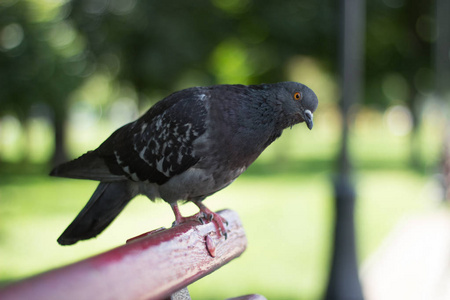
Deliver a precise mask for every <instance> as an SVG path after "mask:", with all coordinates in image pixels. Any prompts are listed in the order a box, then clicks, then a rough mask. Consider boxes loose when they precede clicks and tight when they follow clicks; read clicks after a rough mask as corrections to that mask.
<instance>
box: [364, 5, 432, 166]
mask: <svg viewBox="0 0 450 300" xmlns="http://www.w3.org/2000/svg"><path fill="white" fill-rule="evenodd" d="M367 5H368V12H369V13H368V16H367V28H368V30H367V42H366V66H367V72H366V73H367V79H366V82H367V88H366V93H365V97H364V98H365V104H366V105H367V104H368V105H372V106H376V107H379V108H382V109H384V108H386V107H387V106H389V105H393V104H397V105H398V104H401V105H405V106H407V107H408V108H409V110H410V112H411V115H412V124H413V127H412V133H411V147H410V149H411V152H410V162H411V165H412V166H414V167H419V166H420V154H419V147H420V145H419V144H418V143H417V131H418V126H419V122H420V117H419V116H420V112H421V108H422V105H423V101H424V100H425V98H426V97H427V96H429V95H430V93H431V90H432V86H433V85H432V81H433V78H432V71H431V66H432V56H431V49H432V43H434V41H435V38H436V36H435V35H436V33H435V29H434V19H433V17H432V15H431V10H432V5H431V3H430V1H427V0H420V1H403V0H384V1H369V2H368V3H367Z"/></svg>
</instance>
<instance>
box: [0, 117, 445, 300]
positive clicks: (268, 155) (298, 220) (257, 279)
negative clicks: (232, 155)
mask: <svg viewBox="0 0 450 300" xmlns="http://www.w3.org/2000/svg"><path fill="white" fill-rule="evenodd" d="M321 122H322V123H321ZM316 124H324V125H322V126H320V125H319V126H317V128H314V130H313V131H312V132H309V131H306V130H305V129H304V128H303V126H301V127H299V126H297V127H298V128H294V129H293V130H291V131H287V132H286V133H285V134H284V136H283V137H282V139H281V140H279V141H277V142H276V143H275V144H274V145H272V146H271V147H270V148H269V149H268V150H267V151H266V152H265V153H264V154H263V156H262V157H261V158H260V159H258V161H257V162H256V163H255V164H254V165H253V166H251V167H250V169H249V170H248V171H247V172H246V173H245V174H244V175H243V176H241V177H240V178H239V179H238V180H236V182H235V183H233V184H232V185H231V186H230V187H228V188H226V189H224V190H223V191H221V192H219V193H217V194H215V195H213V196H211V197H209V198H208V199H207V200H206V201H205V203H206V204H207V205H208V206H209V207H210V208H211V209H213V210H218V209H223V208H231V209H233V210H235V211H237V212H238V213H239V215H240V217H241V219H242V222H243V224H244V227H245V229H246V233H247V238H248V248H247V250H246V251H245V252H244V254H243V255H242V256H241V257H240V258H238V259H236V260H235V261H233V262H232V263H230V264H228V265H227V266H225V267H223V268H221V269H220V270H218V271H216V272H214V273H213V274H211V275H209V276H207V277H205V278H203V279H202V280H200V281H198V282H197V283H195V284H193V285H192V286H190V287H189V290H190V293H191V295H192V297H193V298H195V299H224V298H227V297H233V296H238V295H244V294H249V293H259V294H262V295H264V296H266V297H267V298H269V299H270V298H274V299H319V298H320V297H321V295H322V293H323V290H324V288H325V286H326V281H327V275H328V273H327V268H328V266H329V259H330V258H329V257H330V251H331V249H330V248H331V240H332V239H331V238H332V231H333V230H332V229H333V219H334V215H333V211H334V203H333V190H332V184H331V178H332V176H333V174H334V171H333V166H334V163H333V161H334V157H335V155H336V152H337V145H338V138H339V136H338V134H337V133H336V128H337V126H336V124H328V125H327V124H326V121H325V120H320V116H319V117H318V118H317V119H316ZM378 125H380V126H374V127H373V128H372V129H367V128H366V129H364V128H363V129H358V130H355V132H354V133H353V136H352V143H351V150H352V152H353V153H354V161H353V162H354V165H355V167H356V168H357V170H356V171H355V173H354V181H355V186H356V189H357V195H358V201H357V206H356V222H357V234H358V241H357V247H358V252H359V261H360V262H361V263H362V262H364V260H365V259H366V258H368V257H369V256H370V254H371V253H373V252H374V251H375V250H376V248H377V247H378V246H379V245H380V243H381V242H382V241H383V239H384V238H385V237H386V235H387V234H388V233H389V232H390V230H392V228H393V227H394V226H395V224H396V223H397V222H398V221H399V220H400V219H402V218H404V217H406V216H408V215H411V214H416V213H420V212H423V211H425V210H427V209H428V208H429V207H430V206H431V204H432V201H431V200H432V198H433V194H432V193H430V186H431V187H432V186H433V183H432V181H431V179H430V178H431V176H430V175H431V174H432V171H433V170H432V169H430V168H429V166H431V165H433V164H434V163H435V162H436V161H437V157H438V154H439V151H438V149H439V143H438V142H439V141H438V140H437V139H435V138H432V137H430V135H429V134H427V133H429V129H426V128H425V129H424V131H423V133H421V136H420V138H421V139H425V140H426V143H424V144H426V145H427V148H426V149H423V153H424V158H423V161H424V162H426V166H427V168H425V169H422V170H421V171H420V172H419V171H414V170H412V169H410V168H409V167H408V157H407V154H408V148H407V147H408V140H407V138H406V137H401V138H399V137H395V136H392V135H390V134H389V133H388V132H387V131H386V129H383V126H382V125H381V124H378ZM93 147H95V145H93ZM85 150H87V149H85ZM47 171H48V170H46V168H42V167H40V168H37V169H34V170H30V169H29V168H27V169H25V168H24V167H23V166H21V165H3V166H2V169H1V170H0V258H1V259H0V284H1V282H3V283H5V282H9V281H13V280H17V279H20V278H23V277H27V276H30V275H33V274H36V273H39V272H42V271H45V270H48V269H51V268H55V267H58V266H61V265H64V264H68V263H71V262H74V261H78V260H80V259H82V258H85V257H88V256H92V255H94V254H97V253H100V252H102V251H105V250H107V249H110V248H112V247H115V246H117V245H121V244H123V243H124V242H125V240H126V239H128V238H130V237H132V236H135V235H138V234H140V233H143V232H145V231H149V230H151V229H155V228H158V227H161V226H166V227H167V226H170V224H171V222H172V221H173V216H172V212H171V210H170V208H169V206H168V205H167V204H166V203H163V202H157V203H154V204H153V203H150V202H149V200H148V199H146V198H144V197H139V198H137V199H136V200H134V201H132V202H131V203H130V204H129V206H127V207H126V209H125V210H124V211H123V213H122V214H121V215H120V216H119V217H118V218H117V219H116V220H115V221H114V222H113V224H112V225H111V226H110V227H109V228H108V229H107V230H106V231H105V232H103V233H102V234H101V235H100V236H99V237H98V238H97V239H93V240H89V241H86V242H80V243H78V244H76V245H75V246H71V247H61V246H59V245H58V244H57V243H56V238H57V237H58V236H59V235H60V234H61V232H62V231H63V230H64V229H65V228H66V226H67V225H68V224H69V223H70V221H72V219H73V218H74V217H75V215H76V214H77V213H78V211H79V210H80V209H81V208H82V207H83V206H84V204H85V203H86V201H87V200H88V198H89V196H90V195H91V193H92V192H93V190H94V189H95V186H96V183H95V182H90V181H82V180H64V179H55V178H49V177H47V176H45V174H46V172H47ZM181 209H182V212H183V213H184V214H186V215H187V214H192V213H194V212H195V208H194V207H193V205H190V204H186V205H184V206H182V207H181Z"/></svg>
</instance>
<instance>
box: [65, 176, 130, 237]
mask: <svg viewBox="0 0 450 300" xmlns="http://www.w3.org/2000/svg"><path fill="white" fill-rule="evenodd" d="M134 196H136V192H135V191H133V189H132V187H131V185H130V182H129V181H116V182H100V184H99V185H98V187H97V189H96V190H95V192H94V194H93V195H92V196H91V199H89V202H88V203H87V204H86V206H85V207H84V208H83V209H82V210H81V212H80V213H79V214H78V216H77V217H76V218H75V219H74V220H73V222H72V223H71V224H70V225H69V227H67V229H66V230H65V231H64V232H63V234H61V236H60V237H59V238H58V243H59V244H61V245H72V244H75V243H76V242H78V241H80V240H87V239H90V238H93V237H95V236H97V235H98V234H100V233H101V232H102V231H103V230H104V229H105V228H106V227H107V226H108V225H109V224H110V223H111V222H112V221H113V220H114V219H115V218H116V217H117V215H118V214H119V213H120V212H121V211H122V210H123V209H124V208H125V206H126V205H127V204H128V202H129V201H130V200H131V199H132V198H134Z"/></svg>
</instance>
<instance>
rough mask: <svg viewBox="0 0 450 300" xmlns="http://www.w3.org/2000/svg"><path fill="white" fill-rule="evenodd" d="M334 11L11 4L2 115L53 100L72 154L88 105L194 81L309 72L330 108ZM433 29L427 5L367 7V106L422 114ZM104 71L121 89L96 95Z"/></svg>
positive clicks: (109, 0) (317, 5) (27, 0)
mask: <svg viewBox="0 0 450 300" xmlns="http://www.w3.org/2000/svg"><path fill="white" fill-rule="evenodd" d="M337 9H338V7H337V2H336V1H329V0H320V1H312V0H301V1H298V0H288V1H282V2H280V1H275V0H264V1H254V0H241V1H238V0H227V1H222V0H210V1H206V0H203V1H176V0H168V1H137V0H72V1H68V0H59V1H37V0H5V1H2V2H1V3H0V65H1V68H0V103H1V110H0V116H1V115H5V114H13V115H15V116H16V117H18V118H19V119H20V120H21V121H24V120H26V118H28V117H29V115H30V114H36V113H37V114H39V113H41V114H42V111H45V110H46V109H47V108H50V112H47V113H46V116H47V117H51V118H52V120H53V123H54V127H55V130H56V132H55V139H56V141H55V145H56V147H57V148H60V149H57V151H64V149H62V146H61V144H64V143H65V142H64V141H63V139H64V133H65V132H66V131H67V130H66V129H64V128H65V127H64V126H65V125H66V122H65V120H66V119H67V115H68V111H69V109H70V108H71V107H72V106H73V103H74V102H79V101H85V103H99V101H100V103H102V105H104V104H106V103H108V102H114V101H116V100H118V99H120V98H121V97H122V98H123V95H124V93H125V94H126V95H127V96H126V97H127V98H134V100H135V101H138V102H139V106H140V107H141V108H143V107H145V108H147V107H148V102H154V101H156V100H159V99H161V98H162V97H164V96H166V95H167V94H168V93H170V92H173V91H175V90H177V89H180V88H185V87H188V86H193V85H209V84H215V83H244V84H251V83H260V82H274V81H282V80H302V81H303V82H305V83H306V84H308V85H311V86H312V87H313V89H315V90H316V91H317V93H318V94H319V98H320V100H321V103H322V104H323V103H329V102H336V101H337V100H338V98H339V87H338V86H337V85H336V82H337V80H336V78H335V77H336V75H335V74H336V66H337V62H336V61H337V53H336V52H337V44H338V43H339V37H338V25H339V20H338V19H337V18H338V14H337V13H336V11H337ZM434 26H435V22H434V18H433V16H432V14H431V5H430V3H429V1H425V0H420V1H404V0H383V1H369V2H368V3H367V30H366V33H367V38H366V62H365V63H366V68H365V69H366V73H365V74H366V75H365V78H366V80H365V82H366V89H365V94H364V97H363V99H362V101H361V102H362V103H363V104H369V105H372V106H375V107H377V108H386V107H387V106H389V105H392V104H395V105H397V104H403V105H407V106H408V107H409V109H410V110H411V111H412V114H413V119H414V123H417V122H418V117H417V115H418V110H419V109H421V105H420V103H421V100H422V99H423V98H424V97H427V96H429V95H430V93H431V90H432V88H431V87H432V83H433V72H432V69H431V54H430V53H431V45H432V44H433V43H434V41H435V38H436V30H435V29H434ZM317 71H318V72H317ZM310 73H311V74H310ZM99 78H102V79H104V80H106V81H107V82H112V87H113V88H116V89H118V90H119V91H116V92H114V93H109V94H108V93H106V94H105V93H104V94H103V95H99V94H98V92H96V90H95V88H98V87H101V85H97V84H96V83H95V79H99ZM97 81H98V80H97ZM89 85H91V86H92V85H93V86H95V88H90V89H88V90H86V89H85V91H88V93H84V94H83V96H80V87H86V86H89ZM124 89H125V90H126V91H125V92H123V90H124ZM130 91H133V92H130ZM102 96H103V98H105V100H106V101H103V100H98V99H97V98H102ZM47 110H48V109H47ZM61 128H62V129H61ZM58 130H59V131H60V132H58Z"/></svg>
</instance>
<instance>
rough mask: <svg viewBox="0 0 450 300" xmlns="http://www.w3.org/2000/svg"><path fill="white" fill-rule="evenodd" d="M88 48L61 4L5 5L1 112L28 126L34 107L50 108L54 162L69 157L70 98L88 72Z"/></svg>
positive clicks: (0, 39) (0, 26)
mask: <svg viewBox="0 0 450 300" xmlns="http://www.w3.org/2000/svg"><path fill="white" fill-rule="evenodd" d="M44 12H46V13H47V14H44ZM83 49H84V45H83V43H82V40H81V38H80V37H79V36H78V34H77V33H76V31H75V30H74V28H73V27H72V26H71V25H70V23H69V22H67V21H66V20H65V15H64V11H61V10H60V9H59V7H58V6H55V7H51V6H50V7H47V6H45V4H38V3H33V2H32V1H5V2H2V3H1V4H0V65H1V69H0V102H1V110H0V114H6V113H12V114H14V115H16V116H17V117H18V118H19V120H20V121H21V122H25V121H26V119H27V117H28V116H29V114H30V108H31V107H32V105H33V104H34V103H41V104H44V105H47V106H49V107H50V108H51V109H52V112H53V116H52V122H53V124H54V128H55V151H54V154H53V160H54V161H55V162H61V161H62V160H65V159H66V158H67V155H66V150H65V142H64V128H65V119H66V116H67V99H68V96H69V95H70V93H71V91H73V90H74V89H76V88H77V87H78V86H79V84H80V83H81V82H82V80H83V76H84V75H86V71H87V69H88V64H87V57H86V54H85V52H84V50H83Z"/></svg>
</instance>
